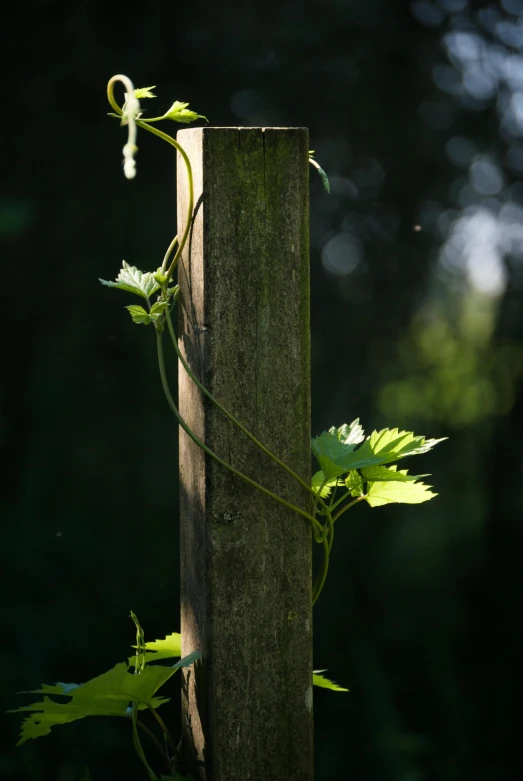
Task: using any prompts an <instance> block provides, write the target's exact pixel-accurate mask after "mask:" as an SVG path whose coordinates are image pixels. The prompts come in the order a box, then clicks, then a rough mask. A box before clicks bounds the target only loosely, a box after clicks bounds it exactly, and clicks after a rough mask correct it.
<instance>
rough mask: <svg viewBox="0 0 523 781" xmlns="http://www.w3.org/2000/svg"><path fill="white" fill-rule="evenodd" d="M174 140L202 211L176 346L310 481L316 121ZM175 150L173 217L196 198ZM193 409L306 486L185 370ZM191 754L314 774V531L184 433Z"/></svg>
mask: <svg viewBox="0 0 523 781" xmlns="http://www.w3.org/2000/svg"><path fill="white" fill-rule="evenodd" d="M178 140H179V141H180V143H181V144H182V145H183V147H184V148H185V150H186V151H187V153H188V155H189V158H190V160H191V163H192V166H193V169H194V180H195V181H194V187H195V204H196V216H195V219H194V223H193V228H192V231H191V234H190V241H189V242H188V244H187V247H186V250H185V251H184V255H183V260H182V263H181V266H180V273H179V280H180V286H181V292H182V298H181V307H180V313H181V314H180V347H181V349H182V351H183V353H184V355H185V356H186V359H187V360H188V362H189V364H190V365H191V367H192V369H193V370H194V372H195V374H197V375H198V376H199V378H200V380H201V381H202V382H203V383H204V384H205V385H206V386H207V387H208V388H209V389H210V390H211V392H212V393H213V394H214V396H215V397H216V398H217V399H218V400H219V401H220V402H221V403H222V404H223V405H224V406H225V407H226V408H228V409H229V410H230V411H231V412H232V413H233V414H234V415H235V416H236V417H237V418H239V419H240V420H241V422H242V423H243V424H244V425H245V426H246V427H247V428H248V429H249V430H250V431H251V432H252V433H253V434H254V435H255V436H256V437H257V438H258V439H259V440H260V441H262V442H263V443H264V444H265V445H266V446H267V447H269V448H270V449H271V450H272V451H273V452H274V453H275V454H276V455H277V456H279V457H280V458H281V459H282V460H284V461H285V462H287V463H288V464H289V465H291V466H292V467H293V469H294V470H295V471H296V472H297V473H298V474H300V475H301V476H302V477H303V478H304V479H305V480H307V481H308V480H309V479H310V455H309V453H310V363H309V242H308V233H309V230H308V221H309V214H308V211H309V209H308V200H309V199H308V177H309V172H308V132H307V130H306V129H305V128H263V129H262V128H198V129H190V130H182V131H180V132H179V133H178ZM187 197H188V188H187V178H186V171H185V167H184V165H183V162H182V160H181V159H180V157H178V226H179V230H183V227H184V224H185V220H186V210H187ZM179 404H180V411H181V414H182V416H183V417H184V418H185V420H186V421H187V422H188V424H189V426H190V427H191V428H192V429H193V431H194V432H195V433H197V434H198V435H199V436H200V438H202V439H204V440H205V442H206V443H207V445H208V446H209V447H210V448H211V449H212V450H214V451H215V452H217V453H218V454H219V455H220V456H222V458H224V459H226V460H228V461H229V462H230V463H231V464H232V465H233V466H235V467H236V468H237V469H239V470H241V471H243V472H244V473H246V474H248V475H249V476H250V477H252V478H254V479H256V480H257V481H258V482H260V483H262V484H263V485H264V486H266V487H268V488H270V489H271V490H273V491H274V492H275V493H277V494H279V495H280V496H282V497H283V498H285V499H286V500H287V501H290V502H292V503H294V504H296V505H299V506H300V507H302V508H303V509H310V501H309V496H308V494H307V492H306V491H305V490H304V489H303V488H302V487H301V486H300V485H299V484H298V483H297V482H295V481H294V480H293V479H292V478H291V477H289V475H287V474H286V473H285V472H284V471H283V470H281V469H280V468H279V467H278V466H277V465H275V464H274V463H273V462H272V461H271V460H269V459H268V458H267V456H265V455H264V454H263V453H261V452H260V451H259V449H257V448H256V447H255V446H254V445H253V444H252V443H251V442H250V441H249V440H248V439H247V438H246V437H245V436H244V435H243V434H241V433H240V432H238V430H237V429H236V428H235V427H234V426H233V425H232V424H231V423H230V422H229V421H228V420H227V419H226V418H225V417H224V416H223V415H222V413H220V412H219V411H217V410H216V409H215V408H214V406H213V405H212V404H211V403H210V402H208V400H206V399H205V398H204V397H203V396H202V394H201V393H200V392H199V391H198V389H197V388H196V387H195V386H194V384H193V383H192V382H191V380H190V379H189V378H188V377H187V375H186V373H185V371H184V370H183V368H182V367H181V366H180V368H179ZM180 490H181V631H182V642H183V648H182V651H183V654H184V655H185V654H188V653H190V652H191V651H193V650H195V649H201V651H202V652H203V659H202V661H201V662H198V663H197V664H196V665H195V668H194V669H193V668H192V667H191V668H188V669H187V670H186V671H184V673H185V676H184V682H183V694H182V701H183V704H182V707H183V722H184V726H183V738H184V744H185V745H184V751H185V756H186V757H187V759H188V762H189V766H190V769H191V772H192V773H193V775H194V776H195V777H196V778H197V779H207V781H247V779H251V781H298V780H299V781H312V778H313V747H312V675H311V670H312V611H311V529H310V525H309V523H308V521H307V520H306V519H304V518H303V517H301V516H299V515H297V514H295V513H293V512H292V511H290V510H287V509H286V508H285V507H282V506H281V505H279V504H277V503H276V502H275V501H274V500H272V499H271V498H269V497H267V496H265V495H263V494H261V493H260V492H259V491H257V490H256V489H254V488H252V487H250V486H248V485H246V484H245V483H244V482H243V481H242V480H240V479H238V478H235V477H233V476H232V475H231V474H230V473H229V472H228V471H226V470H225V469H224V468H223V467H221V466H219V465H218V464H216V463H215V462H214V461H213V460H212V459H211V458H209V457H208V456H205V455H204V454H203V452H202V451H201V450H200V449H199V448H198V447H197V446H196V445H194V443H193V442H192V441H191V440H190V439H189V438H188V437H187V436H186V435H185V434H184V433H183V431H181V432H180Z"/></svg>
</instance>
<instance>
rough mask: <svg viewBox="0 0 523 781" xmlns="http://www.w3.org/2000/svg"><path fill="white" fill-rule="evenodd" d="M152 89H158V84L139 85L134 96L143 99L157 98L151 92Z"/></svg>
mask: <svg viewBox="0 0 523 781" xmlns="http://www.w3.org/2000/svg"><path fill="white" fill-rule="evenodd" d="M152 89H156V86H153V87H139V88H138V89H135V90H134V97H135V98H138V100H141V99H142V98H155V97H156V95H153V93H152V92H151V90H152Z"/></svg>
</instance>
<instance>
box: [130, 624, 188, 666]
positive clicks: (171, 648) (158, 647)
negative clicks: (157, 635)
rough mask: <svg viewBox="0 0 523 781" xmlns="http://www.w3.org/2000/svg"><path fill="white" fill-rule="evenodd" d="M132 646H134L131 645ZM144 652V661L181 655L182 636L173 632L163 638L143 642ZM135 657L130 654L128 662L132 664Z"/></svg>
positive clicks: (155, 660)
mask: <svg viewBox="0 0 523 781" xmlns="http://www.w3.org/2000/svg"><path fill="white" fill-rule="evenodd" d="M133 648H136V646H135V645H133ZM145 649H146V654H145V662H146V664H147V663H148V662H157V661H159V660H160V659H172V658H174V657H178V656H181V655H182V636H181V634H180V633H179V632H173V633H172V634H171V635H167V637H164V638H163V640H151V642H150V643H146V644H145ZM135 662H136V657H135V656H131V658H130V659H129V664H130V665H134V664H135Z"/></svg>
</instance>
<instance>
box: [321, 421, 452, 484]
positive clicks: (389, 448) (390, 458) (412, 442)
mask: <svg viewBox="0 0 523 781" xmlns="http://www.w3.org/2000/svg"><path fill="white" fill-rule="evenodd" d="M354 423H357V421H354ZM354 423H353V424H351V426H353V425H354ZM341 428H343V427H341ZM335 431H337V432H338V434H339V432H340V429H337V430H336V429H331V430H330V431H329V432H326V431H324V432H323V434H321V436H319V437H316V439H314V440H313V441H312V451H313V453H314V455H315V456H316V458H317V459H318V461H319V464H320V466H321V468H322V471H323V473H324V474H325V475H326V476H327V477H328V478H331V477H336V476H339V475H342V474H345V473H346V472H349V471H350V470H354V469H362V468H366V467H370V466H380V465H383V464H390V463H392V462H394V461H399V460H400V459H401V458H406V456H414V455H419V454H420V453H426V452H427V451H428V450H430V449H431V448H433V447H434V445H437V444H438V442H443V440H444V439H446V437H443V438H442V439H425V437H422V436H416V435H415V434H413V433H412V432H411V431H399V430H398V429H397V428H395V429H388V428H387V429H383V430H382V431H379V432H378V431H374V432H373V433H372V434H371V435H370V437H367V439H366V440H365V441H364V442H363V444H362V445H361V447H359V448H358V449H357V450H355V447H356V444H357V443H354V444H348V443H347V444H345V443H344V442H342V441H341V440H340V439H339V438H338V436H337V435H336V434H335V433H333V432H335Z"/></svg>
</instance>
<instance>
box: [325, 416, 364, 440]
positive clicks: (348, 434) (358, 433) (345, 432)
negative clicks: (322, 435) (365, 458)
mask: <svg viewBox="0 0 523 781" xmlns="http://www.w3.org/2000/svg"><path fill="white" fill-rule="evenodd" d="M329 431H330V433H331V434H335V433H336V432H337V435H338V439H339V440H340V442H343V444H344V445H358V444H359V443H360V442H363V440H364V439H365V433H364V431H363V428H362V426H361V425H360V419H359V418H356V420H353V421H352V423H351V424H350V425H349V426H348V425H347V424H346V423H344V424H343V426H340V427H339V428H338V429H336V428H335V427H334V426H333V427H332V428H331V429H329Z"/></svg>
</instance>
